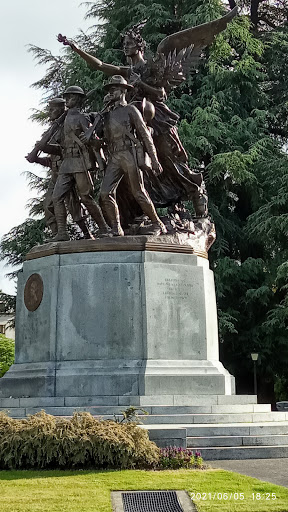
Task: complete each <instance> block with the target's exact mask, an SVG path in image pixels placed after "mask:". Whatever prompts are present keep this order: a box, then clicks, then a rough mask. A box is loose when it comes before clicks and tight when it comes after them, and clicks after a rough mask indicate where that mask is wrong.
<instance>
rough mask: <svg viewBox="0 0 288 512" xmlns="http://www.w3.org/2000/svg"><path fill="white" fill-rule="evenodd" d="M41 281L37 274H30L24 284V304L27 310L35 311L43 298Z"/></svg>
mask: <svg viewBox="0 0 288 512" xmlns="http://www.w3.org/2000/svg"><path fill="white" fill-rule="evenodd" d="M43 291H44V286H43V281H42V277H41V276H40V275H39V274H32V275H31V276H30V277H29V278H28V279H27V282H26V284H25V288H24V304H25V306H26V308H27V309H28V311H36V309H37V308H39V306H40V304H41V302H42V298H43Z"/></svg>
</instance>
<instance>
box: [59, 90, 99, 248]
mask: <svg viewBox="0 0 288 512" xmlns="http://www.w3.org/2000/svg"><path fill="white" fill-rule="evenodd" d="M64 97H65V100H66V106H67V108H68V111H67V115H66V118H65V121H64V128H63V131H64V140H63V161H62V163H61V166H60V169H59V174H58V178H57V181H56V185H55V188H54V192H53V203H54V210H55V216H56V221H57V227H58V232H57V235H56V236H55V238H54V240H55V241H60V240H69V235H68V232H67V225H66V216H67V212H66V208H65V203H64V199H65V198H66V197H67V195H68V193H69V192H70V191H71V190H72V189H73V188H74V187H75V185H76V187H77V190H78V193H79V196H80V199H81V201H82V203H83V204H84V206H85V207H86V208H87V210H88V212H89V214H90V215H91V217H92V219H93V220H94V221H95V222H96V224H97V225H98V227H99V231H98V236H105V235H107V234H108V228H107V225H106V223H105V220H104V218H103V215H102V212H101V210H100V208H99V206H98V205H97V204H96V202H95V200H94V198H93V183H92V179H91V175H90V171H91V170H92V169H93V167H95V160H94V154H93V151H90V150H89V148H87V146H85V144H83V142H82V141H81V140H80V138H79V136H80V135H81V134H82V133H83V132H85V131H86V130H87V129H88V128H89V126H90V121H89V119H88V117H87V116H85V114H83V113H82V112H81V110H80V108H81V105H82V102H83V99H84V97H85V93H84V91H83V89H81V87H78V86H70V87H68V88H67V89H66V91H65V92H64Z"/></svg>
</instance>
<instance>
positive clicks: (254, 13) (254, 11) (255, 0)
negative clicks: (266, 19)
mask: <svg viewBox="0 0 288 512" xmlns="http://www.w3.org/2000/svg"><path fill="white" fill-rule="evenodd" d="M260 1H261V0H251V9H250V18H251V21H252V23H253V25H254V28H255V29H256V30H257V28H258V22H259V16H258V10H259V4H260Z"/></svg>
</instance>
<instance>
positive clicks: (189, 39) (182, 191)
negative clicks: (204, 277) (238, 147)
mask: <svg viewBox="0 0 288 512" xmlns="http://www.w3.org/2000/svg"><path fill="white" fill-rule="evenodd" d="M236 14H237V7H235V8H234V9H232V10H231V11H230V12H228V13H227V14H226V15H225V16H223V17H222V18H219V19H216V20H213V21H210V22H208V23H204V24H203V25H198V26H196V27H190V28H187V29H185V30H182V31H180V32H176V33H174V34H171V35H169V36H167V37H165V38H164V39H163V40H162V41H161V42H160V43H159V45H158V47H157V51H156V54H155V56H154V58H148V59H147V60H146V59H145V57H144V50H145V46H146V43H145V41H144V39H143V38H142V36H141V34H140V28H142V27H143V23H140V24H138V25H135V26H134V27H132V28H131V29H130V30H129V31H128V32H127V33H126V34H125V36H124V40H123V50H124V54H125V55H126V57H127V60H128V66H121V65H120V66H117V65H112V64H108V63H106V62H102V61H101V60H100V59H98V58H97V57H95V56H94V55H90V54H89V53H87V52H85V51H83V50H81V49H80V48H78V47H77V46H76V44H75V43H74V42H72V41H69V40H68V39H67V38H66V36H62V35H61V34H59V35H58V40H59V41H60V42H62V43H63V44H65V45H70V47H71V48H72V50H73V51H74V52H76V53H78V55H80V57H82V58H83V59H84V60H85V61H86V62H87V63H88V64H89V66H91V67H92V68H93V69H96V70H99V71H102V72H103V73H104V74H106V75H108V76H111V75H115V74H119V75H122V76H123V77H124V78H125V79H126V80H128V82H129V84H132V85H134V89H133V93H132V94H131V95H130V98H128V102H129V103H131V102H133V103H134V104H135V105H136V106H137V107H138V108H139V107H141V105H142V100H143V98H146V99H147V101H148V102H151V103H152V104H153V105H154V107H155V115H154V117H153V118H152V119H151V120H150V122H149V125H150V126H151V127H152V128H153V141H154V144H155V147H156V149H157V154H158V159H159V162H160V163H161V165H162V167H163V173H162V174H161V175H160V176H159V177H155V176H154V177H153V176H150V177H149V180H145V185H146V188H147V190H148V192H149V195H150V197H151V199H152V200H153V203H154V204H155V205H156V206H157V207H164V206H171V205H172V206H174V205H176V204H177V203H180V202H182V201H186V200H190V199H191V200H192V202H193V205H194V210H195V215H196V217H205V216H207V214H208V209H207V201H208V198H207V193H206V189H205V184H204V180H203V177H202V174H201V173H200V172H197V171H194V170H191V169H190V168H189V166H188V157H187V153H186V151H185V149H184V147H183V145H182V143H181V140H180V138H179V135H178V129H177V121H178V119H179V116H178V115H177V114H176V113H175V112H172V111H171V110H170V109H169V108H168V107H167V105H166V104H165V101H166V98H167V95H169V93H170V92H171V90H172V89H173V88H175V87H177V86H179V85H180V84H181V83H182V82H183V81H184V80H185V78H186V77H187V76H188V75H189V72H190V70H191V69H195V68H197V66H198V64H199V61H200V60H201V58H202V55H203V50H204V49H205V48H206V47H207V46H208V45H210V44H211V43H212V42H213V40H214V38H215V36H216V35H217V34H219V33H220V32H221V31H223V30H224V29H225V28H226V27H227V24H228V23H229V22H230V21H231V20H232V19H233V18H234V16H235V15H236Z"/></svg>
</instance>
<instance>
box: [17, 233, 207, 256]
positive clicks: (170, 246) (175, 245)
mask: <svg viewBox="0 0 288 512" xmlns="http://www.w3.org/2000/svg"><path fill="white" fill-rule="evenodd" d="M105 251H159V252H172V253H182V254H183V253H184V254H195V255H196V256H201V257H202V258H206V259H207V258H208V253H207V249H206V248H205V246H204V247H203V245H202V244H201V243H199V244H193V239H191V238H189V236H188V235H187V234H186V233H176V234H173V235H165V236H161V235H158V236H155V235H137V236H125V237H112V238H101V239H97V240H70V241H69V242H49V243H47V244H44V245H37V246H35V247H33V249H31V251H30V252H29V253H28V254H27V256H26V260H33V259H36V258H43V257H44V256H52V255H53V254H71V253H83V252H105Z"/></svg>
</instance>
